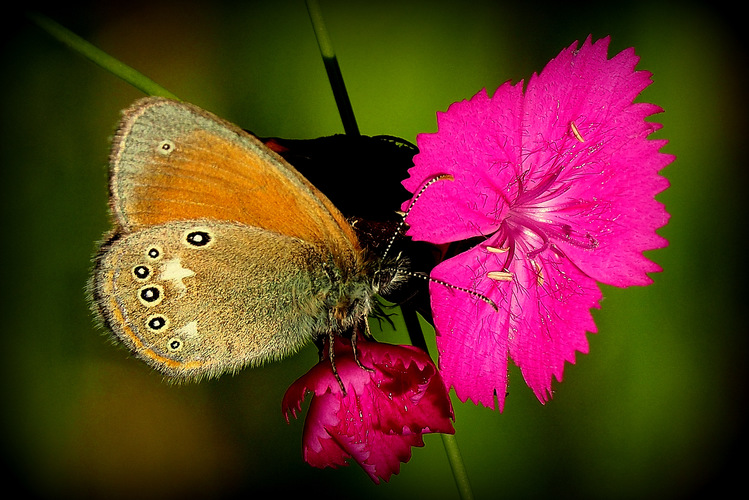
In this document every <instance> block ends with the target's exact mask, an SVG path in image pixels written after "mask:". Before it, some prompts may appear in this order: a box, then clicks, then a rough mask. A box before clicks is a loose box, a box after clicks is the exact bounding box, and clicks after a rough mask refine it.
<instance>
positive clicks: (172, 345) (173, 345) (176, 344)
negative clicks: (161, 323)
mask: <svg viewBox="0 0 749 500" xmlns="http://www.w3.org/2000/svg"><path fill="white" fill-rule="evenodd" d="M183 345H184V344H183V343H182V340H180V339H178V338H176V337H174V338H171V339H169V340H168V341H167V343H166V347H167V349H169V352H177V351H179V350H181V349H182V346H183Z"/></svg>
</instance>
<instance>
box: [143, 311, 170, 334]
mask: <svg viewBox="0 0 749 500" xmlns="http://www.w3.org/2000/svg"><path fill="white" fill-rule="evenodd" d="M146 326H147V327H148V329H149V330H151V331H152V332H158V331H159V330H163V329H165V328H166V327H167V326H169V320H168V319H167V318H165V317H164V316H161V315H160V314H154V315H153V316H149V318H148V320H146Z"/></svg>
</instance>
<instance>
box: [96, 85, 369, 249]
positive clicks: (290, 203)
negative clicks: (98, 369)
mask: <svg viewBox="0 0 749 500" xmlns="http://www.w3.org/2000/svg"><path fill="white" fill-rule="evenodd" d="M111 165H112V175H111V180H110V191H111V203H112V210H113V213H114V216H115V218H116V221H117V223H118V224H119V225H120V227H121V228H122V229H123V230H124V231H126V232H130V231H133V230H136V229H138V228H141V227H144V226H151V225H154V224H160V223H165V222H169V221H176V220H189V219H201V218H205V219H215V220H224V221H234V222H240V223H242V224H245V225H248V226H255V227H260V228H263V229H267V230H270V231H275V232H278V233H281V234H284V235H287V236H294V237H297V238H300V239H302V240H304V241H307V242H310V243H313V244H315V245H317V246H319V247H321V248H328V249H329V250H330V251H331V253H332V254H333V256H334V257H336V258H337V260H340V261H348V262H351V258H352V257H353V258H354V260H355V261H359V258H360V254H361V249H360V247H359V243H358V240H357V238H356V235H355V234H354V232H353V229H352V228H351V226H350V225H349V224H348V223H347V222H346V220H345V218H344V217H343V215H342V214H341V213H340V211H339V210H338V209H337V208H336V207H335V206H334V205H333V204H332V203H331V202H330V200H328V198H327V197H326V196H325V195H323V194H322V193H321V192H320V191H319V190H317V188H315V187H314V186H313V185H312V184H310V183H309V181H307V180H306V179H305V178H304V177H303V176H302V175H301V174H300V173H299V172H297V171H296V169H294V168H293V167H292V166H291V165H290V164H288V163H287V162H286V161H285V160H283V159H282V158H281V157H280V156H278V155H277V154H276V153H274V152H272V151H271V150H269V149H268V148H267V147H266V146H265V145H263V144H262V142H260V141H259V140H258V139H257V138H255V137H254V136H252V135H250V134H249V133H247V132H245V131H244V130H242V129H240V128H239V127H237V126H235V125H233V124H231V123H229V122H227V121H225V120H222V119H220V118H218V117H216V116H215V115H213V114H211V113H208V112H207V111H204V110H202V109H200V108H198V107H197V106H193V105H191V104H187V103H181V102H177V101H173V100H170V99H164V98H157V97H149V98H145V99H141V100H139V101H137V102H136V103H135V104H134V105H133V106H131V107H130V108H128V109H127V110H125V112H124V117H123V120H122V122H121V124H120V128H119V130H118V132H117V134H116V136H115V139H114V141H113V148H112V155H111Z"/></svg>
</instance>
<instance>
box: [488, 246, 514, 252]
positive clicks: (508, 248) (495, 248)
mask: <svg viewBox="0 0 749 500" xmlns="http://www.w3.org/2000/svg"><path fill="white" fill-rule="evenodd" d="M486 249H487V250H488V251H490V252H492V253H507V252H508V251H509V250H510V247H505V248H497V247H486Z"/></svg>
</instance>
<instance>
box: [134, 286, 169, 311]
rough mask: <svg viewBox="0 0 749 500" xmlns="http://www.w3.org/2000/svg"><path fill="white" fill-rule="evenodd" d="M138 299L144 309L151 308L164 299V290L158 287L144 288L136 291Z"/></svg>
mask: <svg viewBox="0 0 749 500" xmlns="http://www.w3.org/2000/svg"><path fill="white" fill-rule="evenodd" d="M138 298H139V299H140V301H141V303H142V304H143V305H144V306H146V307H153V306H155V305H158V304H159V303H160V302H161V299H163V298H164V290H163V289H162V288H161V287H160V286H159V285H149V286H144V287H143V288H141V289H140V290H139V291H138Z"/></svg>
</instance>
